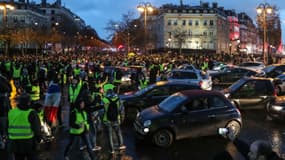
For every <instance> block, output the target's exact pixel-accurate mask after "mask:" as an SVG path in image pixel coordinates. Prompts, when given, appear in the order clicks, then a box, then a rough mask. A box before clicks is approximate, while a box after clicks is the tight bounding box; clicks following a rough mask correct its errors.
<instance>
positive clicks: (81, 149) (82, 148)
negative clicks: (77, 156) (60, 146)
mask: <svg viewBox="0 0 285 160" xmlns="http://www.w3.org/2000/svg"><path fill="white" fill-rule="evenodd" d="M85 148H87V146H86V145H84V146H80V148H79V150H80V151H83V150H84V149H85Z"/></svg>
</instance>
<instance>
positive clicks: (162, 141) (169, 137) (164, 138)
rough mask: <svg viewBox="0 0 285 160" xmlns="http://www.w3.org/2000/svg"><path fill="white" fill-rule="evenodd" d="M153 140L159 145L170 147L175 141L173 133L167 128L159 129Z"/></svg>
mask: <svg viewBox="0 0 285 160" xmlns="http://www.w3.org/2000/svg"><path fill="white" fill-rule="evenodd" d="M153 142H154V144H155V145H157V146H159V147H169V146H170V145H171V144H172V142H173V134H172V133H171V132H170V131H169V130H166V129H162V130H159V131H157V132H155V133H154V135H153Z"/></svg>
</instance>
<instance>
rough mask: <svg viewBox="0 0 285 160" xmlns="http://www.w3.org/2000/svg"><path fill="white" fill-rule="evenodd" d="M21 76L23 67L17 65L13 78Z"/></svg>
mask: <svg viewBox="0 0 285 160" xmlns="http://www.w3.org/2000/svg"><path fill="white" fill-rule="evenodd" d="M20 77H21V67H19V68H18V69H17V68H16V67H14V68H13V78H20Z"/></svg>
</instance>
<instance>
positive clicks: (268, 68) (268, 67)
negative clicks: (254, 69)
mask: <svg viewBox="0 0 285 160" xmlns="http://www.w3.org/2000/svg"><path fill="white" fill-rule="evenodd" d="M274 68H275V66H267V67H265V68H264V69H263V71H264V72H265V73H269V72H271V71H272V70H273V69H274Z"/></svg>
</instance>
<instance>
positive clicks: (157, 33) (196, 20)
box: [147, 3, 229, 53]
mask: <svg viewBox="0 0 285 160" xmlns="http://www.w3.org/2000/svg"><path fill="white" fill-rule="evenodd" d="M148 24H149V25H148V26H147V30H148V33H149V34H150V35H152V36H154V38H153V39H154V41H151V42H152V43H154V46H155V48H176V49H177V48H182V49H185V50H187V49H188V50H195V51H199V50H200V51H202V50H208V51H214V52H216V53H223V52H228V50H229V49H228V42H229V23H228V21H227V15H226V14H225V11H224V9H223V7H218V4H217V3H213V4H212V6H209V3H201V4H200V5H199V6H186V5H182V6H175V5H164V6H162V7H161V8H159V12H158V14H156V15H152V16H148Z"/></svg>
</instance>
